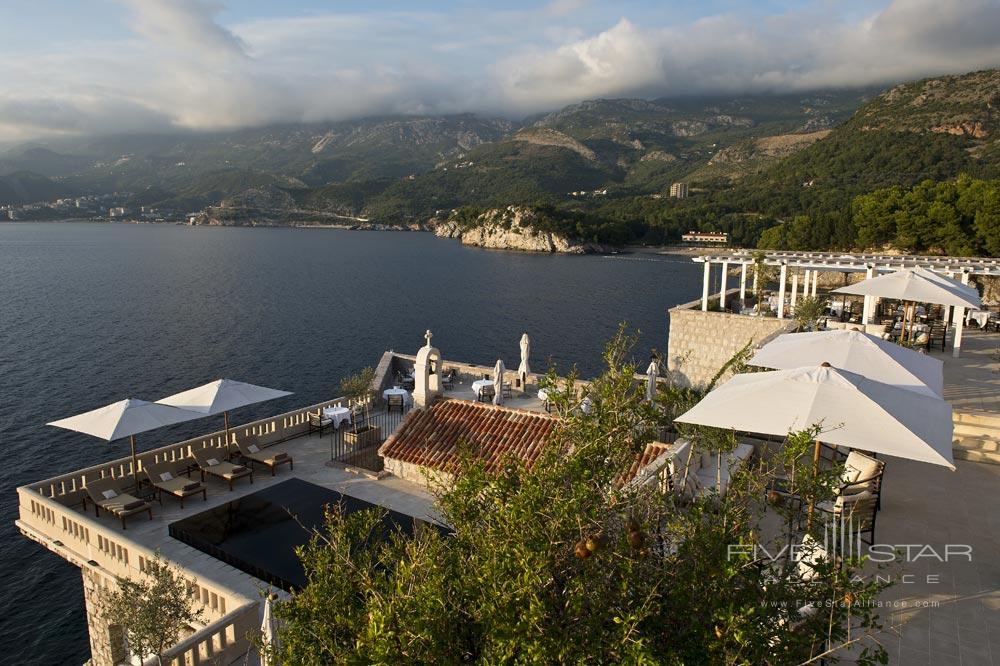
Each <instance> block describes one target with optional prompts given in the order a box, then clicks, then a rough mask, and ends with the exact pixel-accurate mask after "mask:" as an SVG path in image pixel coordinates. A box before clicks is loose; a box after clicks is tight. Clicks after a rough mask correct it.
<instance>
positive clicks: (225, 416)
mask: <svg viewBox="0 0 1000 666" xmlns="http://www.w3.org/2000/svg"><path fill="white" fill-rule="evenodd" d="M222 422H223V424H225V427H226V458H231V457H232V455H231V454H230V453H229V411H228V410H227V411H224V412H222Z"/></svg>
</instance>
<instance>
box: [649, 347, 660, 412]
mask: <svg viewBox="0 0 1000 666" xmlns="http://www.w3.org/2000/svg"><path fill="white" fill-rule="evenodd" d="M659 374H660V363H659V361H657V360H656V357H655V356H654V357H653V358H652V360H650V362H649V367H648V368H646V400H648V401H650V402H653V401H654V400H656V378H657V377H658V376H659Z"/></svg>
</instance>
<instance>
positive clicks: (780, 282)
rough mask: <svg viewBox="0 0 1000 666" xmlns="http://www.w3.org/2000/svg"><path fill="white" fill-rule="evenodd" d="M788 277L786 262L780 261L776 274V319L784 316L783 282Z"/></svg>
mask: <svg viewBox="0 0 1000 666" xmlns="http://www.w3.org/2000/svg"><path fill="white" fill-rule="evenodd" d="M787 279H788V264H786V263H785V262H781V273H780V274H779V276H778V319H784V318H785V282H786V281H787Z"/></svg>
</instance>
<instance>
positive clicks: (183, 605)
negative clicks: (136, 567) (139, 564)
mask: <svg viewBox="0 0 1000 666" xmlns="http://www.w3.org/2000/svg"><path fill="white" fill-rule="evenodd" d="M190 584H191V582H190V581H189V580H187V579H185V578H184V577H183V576H180V575H178V574H175V573H174V572H173V570H172V569H171V568H170V566H169V565H168V564H167V563H166V562H164V561H163V560H162V559H161V558H160V556H159V554H157V555H156V556H155V557H154V558H153V559H149V560H146V568H145V574H144V575H143V576H142V577H141V578H138V579H135V580H133V579H131V578H121V577H119V578H118V586H117V588H116V589H112V588H108V589H107V590H105V591H104V592H103V596H102V598H101V608H102V611H103V612H104V614H105V615H106V617H108V618H109V619H110V620H111V621H112V622H114V623H115V624H118V625H120V626H121V627H122V628H123V629H124V631H125V635H126V637H127V638H128V648H129V651H130V652H131V653H132V655H133V656H136V657H139V659H140V660H145V659H146V658H148V657H156V659H157V663H162V657H163V653H164V652H165V651H166V650H167V648H169V647H170V646H171V645H173V644H175V643H176V642H177V641H178V640H179V639H180V637H181V632H182V631H183V630H184V629H186V628H187V627H189V626H190V625H191V623H192V622H196V621H198V620H200V619H201V616H202V609H201V608H200V607H198V606H197V605H196V604H195V601H194V597H192V595H191V592H190V589H189V586H190Z"/></svg>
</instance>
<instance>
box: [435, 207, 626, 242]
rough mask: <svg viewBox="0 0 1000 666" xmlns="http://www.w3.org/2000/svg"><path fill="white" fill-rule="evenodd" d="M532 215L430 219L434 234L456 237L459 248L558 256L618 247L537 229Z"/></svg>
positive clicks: (521, 210)
mask: <svg viewBox="0 0 1000 666" xmlns="http://www.w3.org/2000/svg"><path fill="white" fill-rule="evenodd" d="M535 221H536V216H535V213H534V211H533V210H532V209H530V208H528V207H524V206H509V207H507V208H504V209H493V210H488V211H486V212H484V213H482V214H481V215H479V216H478V217H477V218H476V220H475V223H474V224H473V225H471V226H470V225H469V224H467V223H466V224H463V223H460V222H458V221H457V220H454V219H451V218H449V219H445V220H432V226H433V228H434V235H436V236H438V237H440V238H457V239H458V240H459V241H461V243H462V245H471V246H474V247H482V248H486V249H490V250H516V251H520V252H547V253H558V254H610V253H612V252H615V251H617V250H618V248H615V247H612V246H610V245H602V244H600V243H589V242H586V241H580V240H578V239H573V238H569V237H567V236H565V235H563V234H559V233H555V232H552V231H545V230H541V229H538V228H536V226H535V225H534V222H535Z"/></svg>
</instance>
